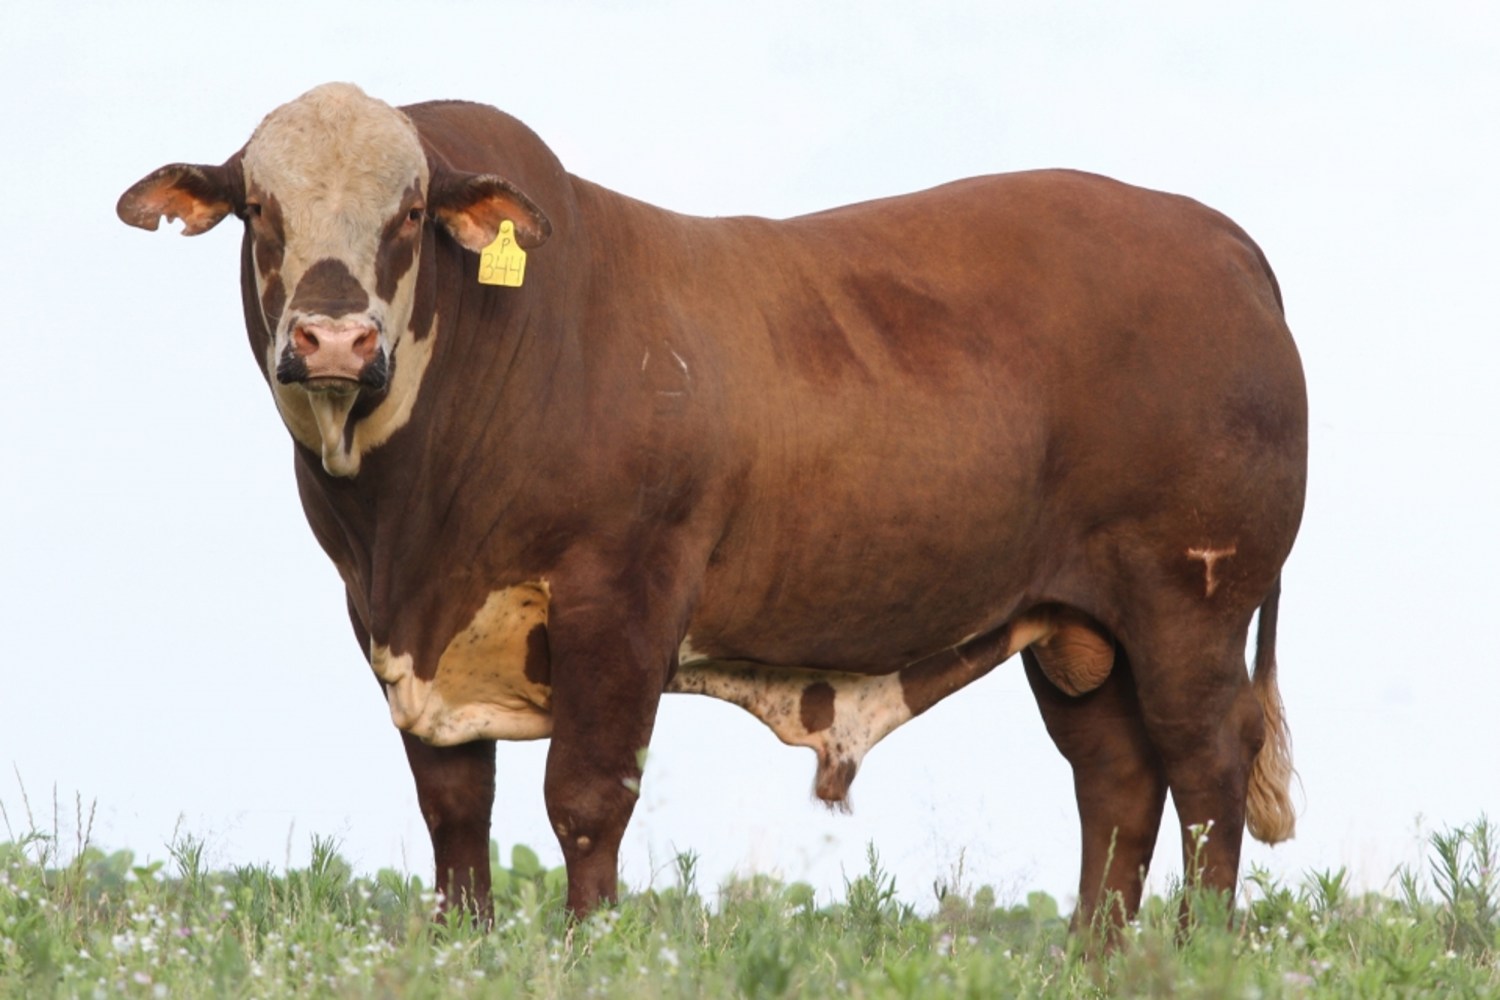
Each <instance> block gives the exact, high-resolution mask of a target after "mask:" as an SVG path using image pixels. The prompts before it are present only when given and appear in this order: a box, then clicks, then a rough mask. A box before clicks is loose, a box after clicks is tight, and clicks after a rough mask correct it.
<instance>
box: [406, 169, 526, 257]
mask: <svg viewBox="0 0 1500 1000" xmlns="http://www.w3.org/2000/svg"><path fill="white" fill-rule="evenodd" d="M427 209H428V211H429V212H431V213H432V214H433V215H434V216H436V217H437V219H438V221H439V222H441V223H442V224H443V226H444V227H445V228H446V229H447V230H448V232H450V233H452V234H453V238H454V239H455V240H458V242H459V243H460V244H461V245H462V246H464V247H465V248H467V249H469V250H472V251H474V252H475V253H479V252H480V251H481V250H483V249H484V248H485V247H487V246H489V245H490V244H491V243H493V242H495V237H496V236H498V235H499V234H500V223H502V222H504V221H505V220H507V219H509V220H510V222H511V224H512V225H514V226H515V227H516V242H517V243H519V244H520V245H521V248H522V249H523V250H530V249H532V248H533V247H539V246H541V245H542V244H543V243H545V242H547V237H549V236H551V235H552V223H550V222H548V221H547V216H546V215H545V214H543V212H542V210H541V209H540V208H538V207H537V206H536V202H534V201H532V200H531V199H530V198H528V197H526V195H525V194H524V193H523V192H522V191H521V189H520V188H518V187H516V186H515V185H514V184H512V183H511V182H510V181H508V180H506V179H505V178H503V177H497V176H495V175H494V174H458V173H449V172H443V173H439V174H437V175H436V176H434V177H433V178H432V184H431V187H430V190H429V191H428V193H427Z"/></svg>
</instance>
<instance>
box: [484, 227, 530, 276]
mask: <svg viewBox="0 0 1500 1000" xmlns="http://www.w3.org/2000/svg"><path fill="white" fill-rule="evenodd" d="M525 276H526V251H525V250H522V249H521V246H520V244H518V243H517V242H516V224H515V223H514V222H511V221H510V220H509V219H506V220H505V221H503V222H501V223H500V233H499V235H497V236H496V237H495V242H493V243H491V244H490V245H489V246H487V247H485V248H484V249H483V250H481V251H479V283H480V284H481V285H504V286H505V287H507V288H520V287H521V279H522V278H524V277H525Z"/></svg>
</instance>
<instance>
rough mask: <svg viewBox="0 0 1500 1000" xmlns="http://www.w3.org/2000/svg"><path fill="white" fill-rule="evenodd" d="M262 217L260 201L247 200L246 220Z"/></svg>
mask: <svg viewBox="0 0 1500 1000" xmlns="http://www.w3.org/2000/svg"><path fill="white" fill-rule="evenodd" d="M258 218H260V203H259V202H255V201H247V202H245V221H246V222H249V221H250V220H251V219H258Z"/></svg>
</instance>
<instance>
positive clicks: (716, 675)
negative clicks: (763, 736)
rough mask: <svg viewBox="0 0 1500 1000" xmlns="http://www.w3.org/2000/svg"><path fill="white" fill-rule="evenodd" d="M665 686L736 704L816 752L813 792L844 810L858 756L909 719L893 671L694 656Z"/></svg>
mask: <svg viewBox="0 0 1500 1000" xmlns="http://www.w3.org/2000/svg"><path fill="white" fill-rule="evenodd" d="M667 690H668V691H672V692H681V693H684V694H706V695H709V696H711V697H714V698H719V699H722V700H724V701H727V702H730V703H731V704H734V705H738V706H739V707H741V708H743V709H744V710H745V711H747V712H749V713H750V714H751V715H754V716H755V717H756V718H757V719H760V721H762V722H764V723H765V724H766V725H767V726H769V727H770V728H771V731H772V732H773V733H775V734H776V736H777V738H778V739H780V740H781V742H783V743H786V744H788V745H789V746H796V747H811V748H812V750H813V751H814V752H816V753H817V755H818V771H817V776H816V778H815V779H814V782H813V794H814V795H816V796H817V797H818V798H820V799H822V800H823V801H824V802H826V803H828V804H829V805H830V806H839V807H841V808H847V797H848V794H849V784H850V782H852V781H853V780H854V775H855V772H856V771H857V770H858V769H859V764H860V761H862V760H863V759H864V756H865V754H866V753H868V752H869V750H870V748H871V747H873V746H874V745H875V744H876V743H878V742H880V741H881V740H882V739H883V738H885V737H886V736H887V735H888V734H889V733H890V732H891V730H893V729H895V728H896V727H897V726H899V725H901V723H903V722H905V721H906V720H908V719H910V718H911V717H912V711H911V709H910V708H909V707H908V706H907V704H906V698H905V696H904V694H903V690H902V685H901V677H900V675H899V674H881V675H878V676H867V675H864V674H846V673H837V672H831V671H825V670H782V669H776V668H772V667H763V666H760V665H757V664H737V663H715V662H712V661H706V660H699V661H697V662H689V663H684V664H682V665H681V666H680V667H679V668H678V671H677V675H676V676H675V677H673V678H672V681H671V683H670V684H668V685H667Z"/></svg>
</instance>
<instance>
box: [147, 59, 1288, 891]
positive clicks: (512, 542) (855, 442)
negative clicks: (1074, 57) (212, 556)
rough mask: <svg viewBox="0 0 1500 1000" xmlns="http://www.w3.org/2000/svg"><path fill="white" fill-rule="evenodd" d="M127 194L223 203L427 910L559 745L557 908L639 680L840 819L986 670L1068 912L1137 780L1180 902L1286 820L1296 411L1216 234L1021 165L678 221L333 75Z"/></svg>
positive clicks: (613, 848) (620, 822) (465, 112)
mask: <svg viewBox="0 0 1500 1000" xmlns="http://www.w3.org/2000/svg"><path fill="white" fill-rule="evenodd" d="M119 214H120V217H121V218H122V219H124V220H125V221H126V222H128V223H130V224H132V225H136V226H141V227H143V228H146V229H155V228H156V227H157V225H158V223H159V221H160V219H161V217H163V216H166V217H167V218H169V219H171V218H180V219H182V220H183V222H184V224H185V225H184V231H185V232H186V233H187V234H189V235H192V234H197V233H201V232H204V231H205V230H207V229H210V228H211V227H213V226H214V225H215V224H217V223H218V222H219V221H220V220H221V219H223V218H224V217H225V216H226V215H230V214H234V215H237V216H239V217H240V218H241V219H243V220H244V222H245V236H244V243H243V251H242V257H241V285H242V292H243V298H244V308H245V318H246V325H247V327H248V330H249V335H250V342H251V345H252V347H253V348H254V352H255V356H256V357H257V359H259V360H260V362H261V365H262V369H263V374H264V376H265V377H266V379H267V381H268V383H269V385H270V387H271V390H272V393H273V395H274V397H275V401H276V405H277V408H278V410H279V411H280V413H281V416H282V419H283V420H284V421H285V423H286V425H287V427H288V428H289V429H290V431H291V434H292V437H293V439H294V441H295V442H296V443H295V451H296V471H297V483H298V487H299V490H300V493H301V498H302V502H303V505H304V507H305V509H306V511H307V516H308V519H309V521H310V522H311V524H312V528H313V531H314V532H315V533H316V535H317V538H318V540H319V542H320V543H321V544H322V546H323V548H324V549H325V550H326V551H327V553H328V555H329V557H330V558H331V559H332V560H333V561H334V563H335V564H336V565H337V567H338V569H339V572H340V574H341V575H342V577H343V580H344V584H345V587H346V589H347V592H348V603H349V612H350V617H351V619H352V620H353V624H354V631H355V633H356V634H357V636H358V638H359V641H360V644H361V647H362V648H363V649H364V650H365V652H366V654H367V655H368V657H369V659H370V665H371V667H372V668H373V670H374V672H375V674H376V676H377V677H378V678H379V679H380V682H381V684H382V686H383V689H384V692H385V695H386V698H387V701H388V704H389V707H390V711H391V715H392V718H393V720H394V721H395V723H396V725H397V726H398V727H399V728H400V729H401V730H402V738H403V739H404V741H405V744H406V751H407V755H408V758H409V760H410V762H411V767H412V772H413V774H414V775H415V778H416V785H417V795H418V799H419V801H420V803H421V807H422V812H423V815H424V817H425V818H426V820H427V824H428V827H429V829H430V831H431V834H432V843H433V851H434V854H435V856H436V859H437V869H438V879H439V883H440V885H441V886H443V887H444V888H445V889H446V890H447V892H448V893H449V896H450V898H459V897H465V898H467V899H468V900H469V901H470V902H471V903H472V904H473V905H475V906H477V907H479V908H484V907H487V906H488V901H489V862H488V855H487V847H488V842H489V831H490V814H491V808H492V805H493V801H494V789H495V784H494V782H495V741H496V740H512V739H533V738H538V737H544V736H550V737H551V739H552V743H551V747H550V749H549V752H548V757H547V771H546V782H545V795H546V803H547V811H548V815H549V817H550V818H551V821H552V823H553V825H554V827H555V829H556V831H557V836H558V839H559V841H560V843H561V845H562V852H563V856H564V858H565V859H566V862H567V870H568V905H569V907H570V908H571V909H572V910H573V911H574V912H576V913H584V912H587V911H588V910H590V909H592V908H593V907H594V906H596V905H597V904H598V903H599V902H600V901H601V900H608V899H611V898H613V897H614V895H615V892H616V864H617V853H618V849H619V844H620V838H621V835H622V833H623V832H624V830H625V825H626V822H627V821H628V819H629V817H630V814H631V810H632V809H633V807H634V805H635V802H636V797H637V789H638V783H637V782H638V779H639V778H640V761H641V759H642V757H641V753H640V752H641V750H642V749H643V748H644V747H645V746H646V745H647V743H648V742H649V740H650V737H651V729H652V724H653V721H654V719H655V716H656V709H657V703H658V701H659V699H660V697H661V695H662V693H663V692H665V691H686V692H695V693H700V694H709V695H714V696H716V697H720V698H725V699H728V700H730V701H733V702H735V703H736V704H739V705H741V706H743V707H744V708H746V709H747V710H749V711H750V712H752V713H754V714H755V715H756V716H758V717H759V718H760V719H762V720H763V721H764V722H765V723H766V724H767V725H769V726H770V727H771V729H772V730H773V731H775V733H776V735H777V736H779V737H780V738H781V739H782V740H784V741H785V742H787V743H791V744H795V745H799V746H807V747H811V748H813V749H814V750H815V751H816V752H817V757H818V766H817V779H816V792H817V794H818V796H820V797H821V798H823V799H824V800H826V801H828V802H830V803H839V802H842V801H843V799H844V796H845V794H846V792H847V790H848V787H849V784H850V782H851V781H852V780H853V778H854V774H855V771H856V769H857V767H858V766H859V763H860V760H861V759H862V757H863V755H864V754H865V752H866V751H867V750H869V748H870V747H871V746H872V745H873V744H874V743H875V742H876V741H878V740H879V739H880V738H881V737H883V736H884V735H885V734H887V733H889V732H890V731H891V730H892V729H894V728H895V727H896V726H898V725H900V724H901V723H903V722H905V721H906V720H908V719H910V718H911V717H912V716H914V715H917V714H919V713H920V712H922V711H924V710H925V709H927V708H929V707H930V706H932V705H933V704H934V703H936V702H937V701H938V700H940V699H942V698H943V697H945V696H947V695H949V694H951V693H953V692H954V691H956V690H957V689H959V688H961V687H963V686H965V685H966V684H968V683H969V682H971V681H973V680H974V679H976V678H977V677H980V676H982V675H983V674H985V673H986V672H987V671H989V670H990V669H992V668H993V667H994V666H995V665H996V664H998V663H1000V662H1002V661H1003V660H1005V659H1007V658H1008V657H1010V656H1011V655H1013V654H1014V653H1016V652H1020V653H1021V654H1022V661H1023V663H1024V664H1025V669H1026V674H1027V677H1028V679H1029V680H1030V682H1031V686H1032V689H1033V690H1034V692H1035V694H1036V698H1037V702H1038V704H1039V705H1040V707H1041V711H1042V716H1043V718H1044V720H1045V722H1046V725H1047V730H1048V732H1049V733H1050V734H1051V735H1052V738H1053V740H1054V741H1055V742H1056V744H1057V746H1058V748H1059V749H1060V750H1061V751H1062V753H1063V755H1064V756H1065V757H1066V758H1067V759H1068V761H1069V763H1070V764H1071V765H1072V767H1073V773H1074V780H1075V784H1076V790H1077V797H1078V809H1079V814H1080V817H1081V820H1082V827H1083V871H1082V876H1081V880H1080V882H1079V898H1080V903H1079V905H1080V911H1079V912H1080V913H1081V914H1087V913H1090V912H1092V911H1093V909H1094V908H1095V906H1096V905H1097V904H1098V903H1099V902H1100V901H1101V899H1103V898H1104V897H1103V896H1102V895H1101V893H1102V892H1118V893H1119V894H1120V895H1121V896H1122V897H1123V901H1124V904H1125V911H1126V912H1134V910H1135V909H1136V907H1137V906H1138V904H1139V901H1140V895H1141V883H1142V876H1143V873H1144V871H1145V869H1146V866H1147V864H1148V863H1149V861H1150V859H1151V853H1152V848H1153V845H1154V843H1155V839H1156V833H1157V828H1158V826H1159V824H1160V821H1161V816H1162V811H1163V806H1164V802H1165V798H1166V795H1167V792H1168V791H1170V792H1171V793H1172V798H1173V801H1174V803H1175V805H1176V809H1177V813H1178V816H1179V819H1180V821H1181V823H1182V825H1183V827H1184V830H1186V828H1188V827H1190V826H1193V825H1195V824H1207V823H1209V822H1210V821H1211V822H1212V824H1213V827H1212V834H1211V835H1210V837H1209V840H1208V843H1207V846H1206V848H1205V849H1204V850H1203V852H1202V854H1201V865H1202V867H1201V870H1200V871H1199V872H1198V874H1199V875H1200V876H1201V878H1202V880H1203V882H1204V883H1205V884H1206V885H1209V886H1213V887H1219V888H1222V889H1225V890H1232V889H1233V887H1234V884H1235V879H1236V874H1237V868H1238V863H1239V854H1240V843H1241V837H1242V834H1243V830H1244V827H1245V825H1246V823H1247V822H1248V824H1249V828H1250V832H1251V833H1252V834H1253V835H1255V836H1256V837H1259V838H1260V839H1262V840H1266V841H1269V842H1275V841H1278V840H1281V839H1284V838H1286V837H1288V836H1290V835H1291V833H1292V825H1293V813H1292V810H1291V808H1290V805H1289V802H1288V796H1287V786H1288V782H1289V776H1290V760H1289V749H1288V741H1287V732H1286V727H1285V725H1284V723H1283V720H1282V714H1281V703H1280V696H1279V694H1278V692H1277V688H1276V681H1275V667H1274V661H1273V650H1274V639H1275V621H1276V603H1277V596H1278V592H1279V581H1280V572H1281V566H1282V563H1283V562H1284V560H1285V559H1286V557H1287V553H1288V552H1289V550H1290V549H1291V545H1292V540H1293V537H1294V536H1295V534H1296V531H1297V526H1298V522H1299V520H1300V518H1301V512H1302V502H1303V490H1304V482H1305V468H1306V431H1307V423H1306V420H1307V418H1306V399H1305V390H1304V386H1303V379H1302V372H1301V367H1300V364H1299V361H1298V357H1297V352H1296V349H1295V347H1294V346H1293V344H1292V338H1291V335H1290V333H1289V332H1288V330H1287V326H1286V323H1285V321H1284V319H1283V315H1282V308H1281V302H1280V298H1279V293H1278V290H1277V287H1276V282H1275V279H1274V277H1273V276H1272V274H1271V271H1270V268H1269V267H1268V266H1267V264H1266V261H1265V259H1264V257H1263V256H1262V255H1261V253H1260V251H1259V250H1258V249H1257V248H1256V246H1255V244H1254V243H1252V242H1251V241H1250V239H1249V238H1248V237H1247V236H1246V235H1245V234H1244V233H1243V232H1241V231H1240V230H1239V229H1238V228H1237V227H1236V226H1235V225H1234V224H1233V223H1231V222H1230V221H1229V220H1228V219H1226V218H1224V217H1223V216H1222V215H1219V214H1217V213H1215V212H1213V211H1210V210H1208V209H1206V208H1204V207H1203V206H1201V205H1199V204H1197V203H1196V202H1193V201H1189V200H1187V199H1184V198H1179V197H1175V196H1171V195H1166V194H1160V193H1157V192H1152V191H1145V190H1141V189H1138V188H1133V187H1128V186H1125V185H1123V184H1119V183H1116V182H1114V181H1110V180H1106V179H1104V178H1100V177H1094V176H1089V175H1085V174H1078V173H1069V172H1051V171H1049V172H1039V173H1023V174H1012V175H1007V176H998V177H984V178H976V179H973V180H967V181H961V182H958V183H955V184H950V185H947V186H945V187H940V188H936V189H933V190H931V191H925V192H922V193H919V194H913V195H908V196H905V197H901V198H893V199H889V200H885V201H878V202H871V203H868V204H861V205H853V206H849V207H846V208H840V209H835V210H832V211H828V212H823V213H819V214H817V215H811V216H805V217H802V218H797V219H790V220H787V221H781V222H773V221H768V220H765V219H757V218H726V219H700V218H691V217H687V216H682V215H676V214H673V213H671V212H667V211H663V210H661V209H657V208H653V207H652V206H649V205H645V204H642V203H641V202H638V201H633V200H631V199H629V198H626V197H624V196H622V195H618V194H615V193H613V192H610V191H607V190H605V189H603V188H601V187H598V186H597V185H595V184H591V183H589V182H588V181H585V180H582V179H580V178H577V177H574V176H572V175H570V174H568V173H567V172H565V171H564V170H563V168H562V166H561V165H560V164H559V163H558V161H557V159H556V158H555V157H554V156H553V154H552V152H551V151H550V150H549V149H548V148H547V147H546V146H545V145H544V144H543V143H542V142H541V141H540V140H539V139H538V138H537V137H536V136H535V135H534V134H533V133H532V132H530V131H529V130H528V129H527V128H526V127H525V126H524V125H522V124H521V123H519V122H517V121H516V120H514V119H512V118H510V117H508V116H506V115H504V114H502V113H500V112H498V111H496V110H494V109H492V108H489V107H485V106H482V105H477V104H467V103H459V102H437V103H430V104H420V105H414V106H411V107H407V108H404V109H399V110H398V109H394V108H391V107H390V106H388V105H386V104H383V103H381V102H379V101H375V100H372V99H370V98H368V97H366V96H365V95H364V94H363V93H361V92H360V91H359V90H358V89H356V88H354V87H351V86H348V85H338V84H332V85H328V86H324V87H319V88H318V89H316V90H313V91H312V92H310V93H308V94H306V95H304V96H303V97H300V98H298V99H297V100H295V101H293V102H291V103H290V104H287V105H285V106H283V107H281V108H278V109H277V110H276V111H274V112H272V113H271V114H270V115H269V116H268V117H267V118H266V119H265V120H264V121H263V122H262V123H261V125H260V126H259V128H257V129H256V131H255V133H254V135H252V137H251V139H250V141H249V143H248V144H246V146H245V147H244V148H243V149H242V150H240V151H239V152H238V153H236V154H235V155H234V156H232V157H230V158H229V160H228V161H226V162H225V163H223V164H222V165H220V166H192V165H187V164H174V165H171V166H167V167H164V168H162V169H160V170H158V171H156V172H154V173H152V174H150V175H149V176H147V177H146V178H145V179H143V180H142V181H140V182H139V183H138V184H136V185H135V186H133V187H131V188H130V190H128V191H127V192H126V193H125V194H124V196H123V197H122V198H121V199H120V204H119ZM523 254H524V255H527V256H525V258H524V259H523ZM481 276H482V277H483V278H484V279H485V281H484V282H482V281H481V280H480V278H481ZM496 282H499V284H496ZM1257 609H1259V611H1260V617H1259V629H1258V635H1257V652H1256V656H1255V671H1254V675H1253V679H1252V678H1251V676H1250V675H1248V674H1247V671H1246V664H1245V646H1246V638H1247V631H1248V628H1249V625H1250V622H1251V619H1252V617H1254V615H1255V613H1256V611H1257ZM976 738H982V737H980V736H976Z"/></svg>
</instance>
